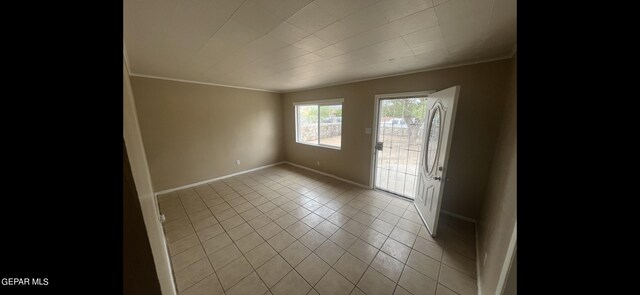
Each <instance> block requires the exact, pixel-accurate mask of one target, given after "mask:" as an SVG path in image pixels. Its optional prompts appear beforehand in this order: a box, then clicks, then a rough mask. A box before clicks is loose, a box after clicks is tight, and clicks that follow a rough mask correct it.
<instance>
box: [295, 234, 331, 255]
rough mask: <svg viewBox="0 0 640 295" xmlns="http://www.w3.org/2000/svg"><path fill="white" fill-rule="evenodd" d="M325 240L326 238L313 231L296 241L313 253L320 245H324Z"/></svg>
mask: <svg viewBox="0 0 640 295" xmlns="http://www.w3.org/2000/svg"><path fill="white" fill-rule="evenodd" d="M325 240H327V238H325V237H324V236H323V235H321V234H320V233H318V232H317V231H315V230H313V229H312V230H310V231H308V232H307V233H306V234H304V236H302V237H300V238H299V239H298V241H300V242H301V243H302V244H304V245H305V246H306V247H307V248H309V250H311V251H315V250H316V249H317V248H318V247H319V246H320V245H322V243H324V241H325Z"/></svg>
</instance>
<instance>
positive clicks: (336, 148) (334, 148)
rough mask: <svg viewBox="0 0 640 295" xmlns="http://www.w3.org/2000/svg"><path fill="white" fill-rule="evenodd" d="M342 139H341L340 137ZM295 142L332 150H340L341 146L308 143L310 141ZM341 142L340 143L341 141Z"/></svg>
mask: <svg viewBox="0 0 640 295" xmlns="http://www.w3.org/2000/svg"><path fill="white" fill-rule="evenodd" d="M340 140H342V139H340ZM296 143H297V144H304V145H308V146H315V147H321V148H326V149H332V150H336V151H340V150H342V146H339V147H338V146H332V145H326V144H310V143H304V142H299V141H296ZM341 144H342V143H341Z"/></svg>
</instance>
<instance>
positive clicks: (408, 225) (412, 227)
mask: <svg viewBox="0 0 640 295" xmlns="http://www.w3.org/2000/svg"><path fill="white" fill-rule="evenodd" d="M420 225H421V223H415V222H412V221H409V220H407V219H404V218H400V221H398V224H396V226H397V227H399V228H401V229H404V230H406V231H408V232H410V233H412V234H414V235H417V234H418V232H419V231H420Z"/></svg>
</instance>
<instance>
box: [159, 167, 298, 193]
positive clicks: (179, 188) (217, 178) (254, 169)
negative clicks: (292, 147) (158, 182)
mask: <svg viewBox="0 0 640 295" xmlns="http://www.w3.org/2000/svg"><path fill="white" fill-rule="evenodd" d="M283 163H288V162H285V161H282V162H278V163H273V164H269V165H265V166H260V167H257V168H253V169H249V170H243V171H240V172H236V173H233V174H228V175H224V176H220V177H216V178H212V179H208V180H203V181H200V182H196V183H192V184H187V185H183V186H179V187H174V188H170V189H166V190H163V191H159V192H156V193H155V196H156V197H157V196H158V195H162V194H166V193H170V192H175V191H178V190H182V189H185V188H190V187H195V186H199V185H203V184H205V183H209V182H212V181H216V180H220V179H225V178H229V177H232V176H236V175H239V174H244V173H247V172H251V171H256V170H260V169H264V168H268V167H272V166H276V165H280V164H283Z"/></svg>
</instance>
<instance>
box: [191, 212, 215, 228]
mask: <svg viewBox="0 0 640 295" xmlns="http://www.w3.org/2000/svg"><path fill="white" fill-rule="evenodd" d="M217 223H218V221H217V220H216V219H215V218H214V217H213V215H212V216H209V217H205V218H202V219H200V220H197V221H196V222H194V223H193V229H195V230H196V231H199V230H202V229H205V228H207V227H209V226H212V225H214V224H217Z"/></svg>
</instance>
